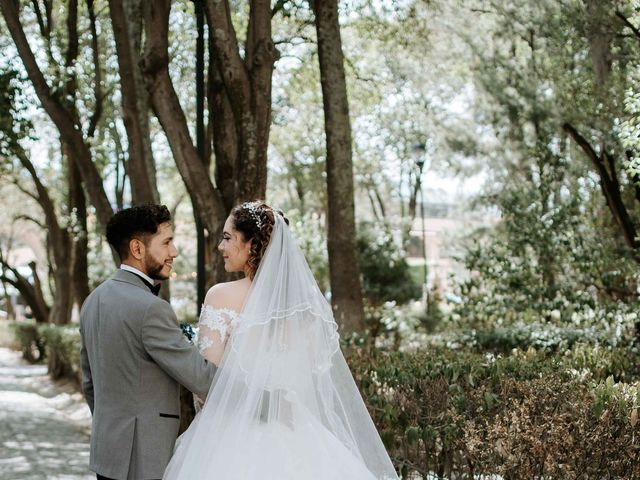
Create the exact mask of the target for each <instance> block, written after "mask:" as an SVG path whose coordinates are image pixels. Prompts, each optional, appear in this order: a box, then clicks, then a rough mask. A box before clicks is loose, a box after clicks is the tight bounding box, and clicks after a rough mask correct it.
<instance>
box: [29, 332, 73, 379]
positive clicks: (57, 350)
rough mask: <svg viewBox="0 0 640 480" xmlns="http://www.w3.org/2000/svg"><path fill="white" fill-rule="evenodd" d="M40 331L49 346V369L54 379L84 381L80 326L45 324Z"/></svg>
mask: <svg viewBox="0 0 640 480" xmlns="http://www.w3.org/2000/svg"><path fill="white" fill-rule="evenodd" d="M39 333H40V335H41V336H42V338H43V339H44V342H45V344H46V346H47V370H48V372H49V375H50V376H51V378H52V379H54V380H58V379H62V378H64V379H68V380H72V381H73V382H75V384H76V385H77V386H79V385H81V383H82V369H81V366H80V331H79V330H78V326H77V325H75V326H57V325H43V326H41V327H40V328H39Z"/></svg>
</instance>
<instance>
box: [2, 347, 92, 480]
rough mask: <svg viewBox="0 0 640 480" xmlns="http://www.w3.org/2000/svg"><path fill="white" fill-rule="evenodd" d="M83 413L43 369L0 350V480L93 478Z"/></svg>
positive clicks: (66, 389) (74, 394) (76, 395)
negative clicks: (89, 465)
mask: <svg viewBox="0 0 640 480" xmlns="http://www.w3.org/2000/svg"><path fill="white" fill-rule="evenodd" d="M90 418H91V416H90V413H89V408H88V407H87V406H86V404H84V402H83V400H82V396H81V395H80V394H79V393H77V392H74V390H73V389H72V388H71V387H69V386H60V385H54V384H53V383H52V382H51V381H50V380H49V377H48V376H47V368H46V367H45V366H42V365H29V364H27V363H25V362H24V361H22V359H21V358H20V355H19V354H18V353H16V352H14V351H12V350H8V349H6V348H0V479H2V480H26V479H29V480H31V479H33V480H36V479H38V480H49V479H60V480H79V479H82V480H84V479H95V476H94V475H92V474H91V472H90V471H89V468H88V464H89V425H90V421H91V420H90Z"/></svg>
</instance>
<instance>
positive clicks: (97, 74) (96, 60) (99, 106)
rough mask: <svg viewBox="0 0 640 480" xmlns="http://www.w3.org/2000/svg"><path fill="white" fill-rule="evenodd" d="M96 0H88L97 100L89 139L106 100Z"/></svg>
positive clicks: (94, 87)
mask: <svg viewBox="0 0 640 480" xmlns="http://www.w3.org/2000/svg"><path fill="white" fill-rule="evenodd" d="M93 2H94V0H87V10H88V12H89V23H90V25H91V27H90V29H91V49H92V52H93V66H94V76H93V96H94V98H95V102H96V103H95V107H94V110H93V115H92V116H91V119H90V120H89V129H88V130H87V135H88V136H89V137H93V136H94V135H95V132H96V128H97V126H98V122H99V121H100V117H101V116H102V104H103V100H104V96H103V93H102V85H101V83H102V69H101V68H100V55H99V50H98V30H97V26H96V14H95V11H94V5H93Z"/></svg>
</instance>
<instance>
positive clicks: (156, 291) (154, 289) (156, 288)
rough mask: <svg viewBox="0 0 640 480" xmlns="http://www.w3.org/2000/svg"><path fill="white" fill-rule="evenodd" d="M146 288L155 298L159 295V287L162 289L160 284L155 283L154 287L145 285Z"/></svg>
mask: <svg viewBox="0 0 640 480" xmlns="http://www.w3.org/2000/svg"><path fill="white" fill-rule="evenodd" d="M147 287H149V290H151V293H153V294H154V295H155V296H156V297H157V296H158V293H160V287H162V284H161V283H156V284H155V285H147Z"/></svg>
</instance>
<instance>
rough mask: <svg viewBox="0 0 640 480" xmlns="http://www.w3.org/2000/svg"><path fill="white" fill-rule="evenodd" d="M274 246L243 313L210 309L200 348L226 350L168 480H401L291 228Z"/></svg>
mask: <svg viewBox="0 0 640 480" xmlns="http://www.w3.org/2000/svg"><path fill="white" fill-rule="evenodd" d="M275 217H276V225H275V226H274V229H273V233H272V237H271V241H270V243H269V246H268V248H267V251H266V253H265V255H264V257H263V259H262V262H261V264H260V267H259V269H258V272H257V274H256V276H255V278H254V280H253V283H252V287H251V290H250V292H249V294H248V296H247V299H246V300H245V304H244V307H243V309H242V312H241V313H237V312H234V311H232V310H229V309H215V308H213V307H211V306H209V305H205V306H204V308H203V311H202V314H201V318H200V323H199V327H200V328H199V335H198V346H199V348H200V350H201V352H202V353H203V355H204V356H205V357H206V356H207V351H208V350H209V349H212V348H216V346H217V347H220V345H221V344H224V342H225V341H226V346H225V350H224V355H223V357H222V361H221V362H220V365H219V369H218V372H217V374H216V377H215V379H214V381H213V384H212V386H211V390H210V391H209V395H208V396H207V400H206V402H205V404H204V406H203V408H202V410H201V411H200V412H199V413H198V414H197V415H196V418H195V419H194V421H193V423H192V424H191V426H190V427H189V429H188V430H187V431H186V432H185V433H184V434H183V435H182V436H181V437H180V438H179V439H178V442H177V444H176V449H175V452H174V455H173V457H172V459H171V462H170V463H169V465H168V466H167V469H166V471H165V475H164V477H163V478H165V479H184V480H187V479H188V480H192V479H193V480H205V479H212V480H236V479H237V480H254V479H255V480H269V479H273V480H276V479H277V480H288V479H291V480H339V479H340V480H342V479H344V480H376V479H385V480H386V479H397V478H398V477H397V475H396V473H395V470H394V468H393V465H392V464H391V461H390V459H389V456H388V454H387V453H386V451H385V449H384V446H383V444H382V442H381V440H380V437H379V435H378V433H377V431H376V429H375V427H374V425H373V422H372V421H371V418H370V416H369V414H368V412H367V410H366V407H365V405H364V402H363V401H362V398H361V396H360V394H359V392H358V390H357V387H356V385H355V382H354V380H353V377H352V376H351V373H350V371H349V368H348V366H347V364H346V362H345V360H344V357H343V355H342V353H341V351H340V348H339V343H338V334H337V326H336V324H335V321H334V319H333V315H332V312H331V308H330V306H329V305H328V303H327V302H326V300H325V299H324V297H323V296H322V294H321V292H320V290H319V289H318V287H317V284H316V283H315V280H314V279H313V276H312V275H311V272H310V270H309V267H308V265H307V264H306V261H305V260H304V256H303V255H302V253H301V252H300V250H299V249H298V247H297V245H296V244H295V242H294V240H293V238H292V236H291V233H290V232H289V229H288V226H287V225H286V224H285V222H284V221H283V220H282V218H281V217H280V216H279V215H275Z"/></svg>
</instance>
